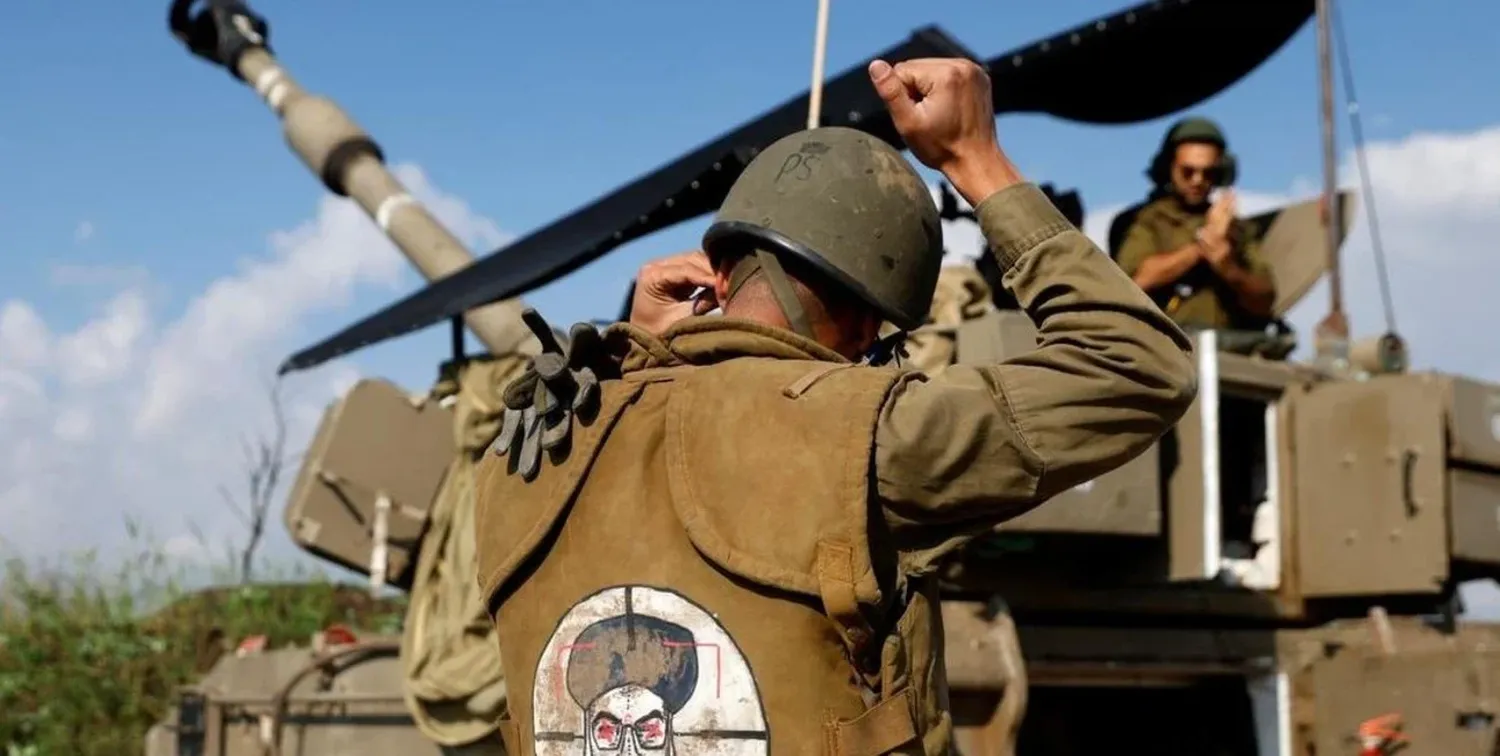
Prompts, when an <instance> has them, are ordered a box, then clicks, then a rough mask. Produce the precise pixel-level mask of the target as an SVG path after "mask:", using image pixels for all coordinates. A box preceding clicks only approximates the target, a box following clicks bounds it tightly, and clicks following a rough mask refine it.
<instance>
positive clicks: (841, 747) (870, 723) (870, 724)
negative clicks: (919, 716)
mask: <svg viewBox="0 0 1500 756" xmlns="http://www.w3.org/2000/svg"><path fill="white" fill-rule="evenodd" d="M912 699H913V693H912V690H911V689H910V688H907V689H906V690H903V691H901V692H900V693H898V694H896V695H894V696H892V697H890V698H887V699H885V700H884V701H881V702H880V703H878V704H875V705H874V706H873V707H871V708H870V710H869V711H866V712H865V713H863V714H861V715H859V716H858V717H856V718H855V719H853V720H850V721H848V722H836V723H834V724H833V725H832V726H831V727H830V736H829V741H830V746H831V753H830V756H885V755H886V754H888V753H890V752H892V751H894V750H896V749H897V748H900V747H901V746H904V745H906V744H907V743H910V742H912V741H913V740H916V739H917V725H916V721H915V720H914V719H913V718H912V709H914V708H915V706H914V705H913V704H914V701H913V700H912Z"/></svg>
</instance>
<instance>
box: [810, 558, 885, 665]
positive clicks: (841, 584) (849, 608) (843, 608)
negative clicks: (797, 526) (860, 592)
mask: <svg viewBox="0 0 1500 756" xmlns="http://www.w3.org/2000/svg"><path fill="white" fill-rule="evenodd" d="M817 575H818V594H819V596H820V598H822V600H823V613H824V614H827V615H828V618H829V619H831V620H833V622H834V625H835V626H836V627H837V628H838V632H839V636H840V637H841V638H843V640H844V645H845V647H847V648H848V649H849V654H850V657H851V659H856V660H857V659H861V658H863V657H864V651H865V649H866V648H867V647H868V645H869V643H870V641H871V640H872V639H873V638H874V636H875V634H874V632H873V631H872V630H871V629H870V623H869V621H867V620H866V619H865V615H864V614H863V613H862V612H860V610H859V599H858V598H857V597H856V594H855V591H854V547H852V546H850V545H849V544H848V543H847V542H845V541H842V540H822V541H818V566H817Z"/></svg>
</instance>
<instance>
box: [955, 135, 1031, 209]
mask: <svg viewBox="0 0 1500 756" xmlns="http://www.w3.org/2000/svg"><path fill="white" fill-rule="evenodd" d="M943 176H944V177H945V178H947V179H948V183H950V184H952V185H953V189H954V191H957V192H958V194H959V196H961V197H963V198H964V201H965V202H968V203H969V205H970V206H971V207H978V206H979V205H980V204H982V203H983V202H984V200H986V199H988V198H989V197H991V196H993V195H994V194H996V193H997V192H999V191H1001V190H1002V189H1007V188H1010V187H1012V186H1015V185H1017V184H1019V183H1021V182H1022V181H1024V180H1025V179H1024V178H1022V177H1021V171H1020V169H1018V168H1016V166H1015V163H1012V162H1011V161H1010V158H1009V157H1008V156H1007V155H1006V154H1005V153H1004V152H1003V151H1001V150H999V149H996V150H994V151H993V152H987V153H984V154H979V155H972V156H967V157H965V158H964V159H962V160H959V161H957V162H955V163H954V164H953V165H952V166H949V167H948V168H946V169H945V170H944V171H943Z"/></svg>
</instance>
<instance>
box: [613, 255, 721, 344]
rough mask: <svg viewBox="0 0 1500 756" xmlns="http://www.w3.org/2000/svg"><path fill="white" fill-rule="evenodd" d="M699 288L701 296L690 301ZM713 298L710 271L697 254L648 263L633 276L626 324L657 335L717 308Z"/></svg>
mask: <svg viewBox="0 0 1500 756" xmlns="http://www.w3.org/2000/svg"><path fill="white" fill-rule="evenodd" d="M699 287H702V288H703V289H704V290H705V291H704V293H703V294H702V295H701V296H699V297H697V298H696V299H695V298H693V293H694V292H695V291H697V290H698V289H699ZM718 306H719V304H718V302H717V300H716V299H715V297H714V269H713V266H711V265H709V263H708V255H706V254H704V253H703V252H702V251H700V250H693V251H691V252H684V253H682V254H679V255H673V256H671V257H663V258H661V259H659V260H652V261H651V262H648V263H646V264H645V265H643V266H641V270H640V272H639V273H637V274H636V279H635V296H633V297H631V299H630V324H631V325H634V326H638V327H640V328H643V329H645V330H646V331H648V332H650V333H653V334H659V333H661V332H662V331H665V330H667V327H668V326H671V325H672V324H673V323H676V322H677V321H679V320H682V319H683V318H686V317H688V316H690V315H703V314H706V313H708V312H709V311H710V310H712V309H714V308H715V307H718Z"/></svg>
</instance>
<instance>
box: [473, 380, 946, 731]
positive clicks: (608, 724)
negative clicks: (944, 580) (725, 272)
mask: <svg viewBox="0 0 1500 756" xmlns="http://www.w3.org/2000/svg"><path fill="white" fill-rule="evenodd" d="M896 379H897V373H896V372H895V371H891V370H881V369H872V368H854V367H851V366H847V365H839V364H833V363H820V362H814V361H791V360H776V359H764V358H743V359H734V360H729V361H726V362H723V363H719V364H716V365H711V366H704V367H671V368H650V369H646V370H640V371H637V372H632V373H627V374H626V375H625V377H624V379H623V380H619V381H609V382H606V383H605V384H604V387H603V397H602V401H601V408H600V410H599V412H598V414H597V415H596V416H595V417H593V418H592V419H590V420H588V421H587V422H580V423H579V424H578V426H577V427H576V428H575V429H574V431H573V439H572V441H571V446H570V450H569V452H568V453H567V456H566V458H565V459H562V460H560V461H558V460H554V461H552V462H547V463H544V464H543V465H542V470H541V472H540V474H539V475H538V477H537V478H536V479H535V480H534V481H533V482H531V483H524V482H522V480H521V476H519V475H517V474H514V473H512V472H509V471H507V470H506V466H507V465H506V458H504V457H496V456H494V455H491V456H490V457H489V460H490V461H489V462H488V463H487V464H486V468H487V471H486V473H485V478H484V480H483V482H482V483H481V487H482V488H481V490H482V492H483V493H482V497H481V499H480V507H479V511H478V513H477V515H478V522H477V538H478V539H479V543H480V554H479V558H480V583H481V586H482V588H483V590H484V593H485V595H486V596H487V597H489V608H490V610H491V612H492V613H493V614H494V617H495V622H496V627H497V629H498V636H499V641H500V648H501V654H502V656H503V659H504V665H505V669H506V673H507V675H506V676H507V684H508V688H509V694H510V695H509V698H510V708H509V718H508V719H507V720H505V721H504V722H503V723H502V733H504V735H505V737H506V741H507V750H508V751H509V753H510V754H511V755H512V756H524V755H528V754H539V755H542V756H550V755H551V754H579V753H583V754H615V753H618V754H645V753H651V752H663V753H675V754H678V756H698V755H699V754H702V755H705V756H706V755H707V754H768V753H772V752H774V753H776V754H778V756H794V755H806V756H882V755H883V754H903V755H909V756H918V755H923V756H939V754H942V755H944V756H946V754H947V753H948V749H949V748H950V744H951V739H952V722H951V717H950V715H949V713H948V701H947V696H946V678H945V676H944V663H943V658H942V650H941V639H942V630H941V618H940V616H939V614H938V604H937V598H936V593H935V591H934V589H933V588H934V587H933V586H932V585H931V584H930V582H927V581H926V580H925V579H924V580H921V581H918V580H905V579H903V578H902V577H901V570H900V569H899V565H897V564H896V557H895V555H894V552H892V551H891V550H890V549H889V548H885V547H882V546H880V545H879V539H878V538H877V539H876V543H877V545H876V546H875V548H874V549H873V552H872V544H871V542H872V537H871V532H872V531H871V522H872V518H871V512H872V507H871V496H870V489H869V485H870V473H871V471H870V468H869V465H870V450H871V448H872V444H873V438H874V432H875V424H876V421H877V417H878V414H879V411H880V407H881V405H882V404H883V402H884V400H885V397H886V396H887V394H888V392H889V391H890V389H891V387H892V385H893V384H894V383H895V381H896ZM489 502H493V503H494V505H493V506H487V504H488V503H489ZM875 521H876V522H878V521H879V519H878V518H876V519H875ZM876 532H878V531H876ZM877 573H878V574H879V575H880V577H879V578H877Z"/></svg>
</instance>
